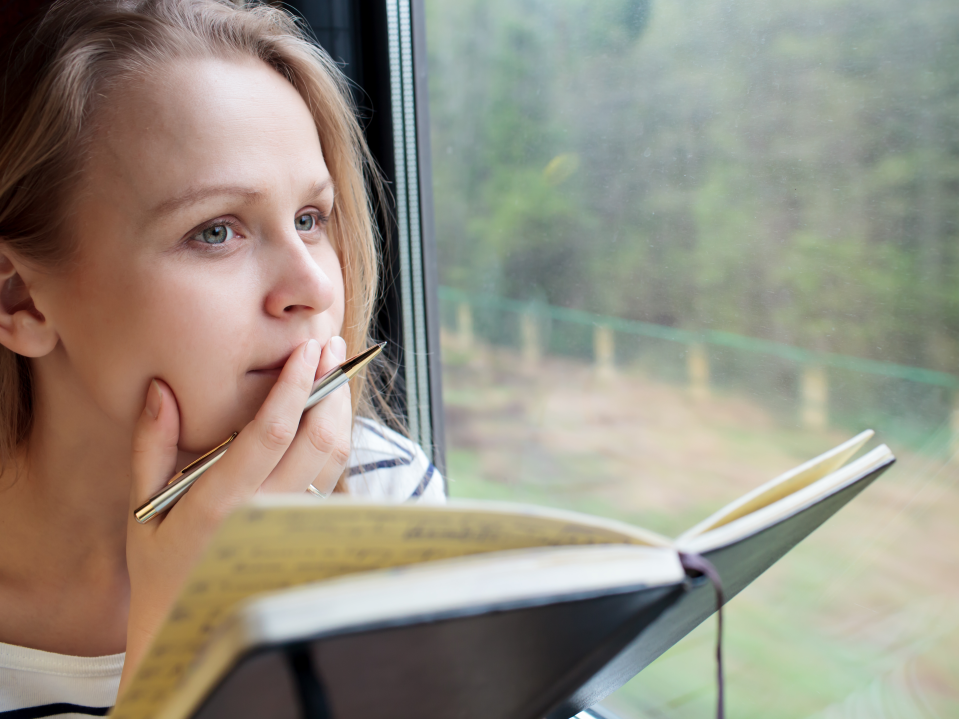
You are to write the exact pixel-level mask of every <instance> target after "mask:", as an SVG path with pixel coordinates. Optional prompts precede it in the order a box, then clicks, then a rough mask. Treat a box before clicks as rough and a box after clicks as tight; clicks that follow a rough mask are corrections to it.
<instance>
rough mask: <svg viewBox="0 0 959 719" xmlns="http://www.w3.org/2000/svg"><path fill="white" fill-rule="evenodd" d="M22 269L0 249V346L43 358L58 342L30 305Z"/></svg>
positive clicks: (45, 322) (41, 315)
mask: <svg viewBox="0 0 959 719" xmlns="http://www.w3.org/2000/svg"><path fill="white" fill-rule="evenodd" d="M29 274H30V273H29V272H28V271H27V269H26V267H25V266H23V265H22V264H21V263H20V262H18V261H17V260H16V259H15V258H14V257H13V256H12V255H11V254H10V253H9V252H8V251H7V250H6V249H3V248H2V247H0V344H2V345H3V346H4V347H6V348H7V349H9V350H12V351H14V352H16V353H17V354H18V355H23V356H24V357H43V356H44V355H46V354H49V353H50V352H52V351H53V348H54V347H56V346H57V342H58V341H59V340H60V338H59V336H58V335H57V333H56V331H55V330H54V329H53V327H52V326H51V325H50V322H49V321H48V320H47V318H46V317H44V316H43V313H42V312H40V311H39V310H38V309H37V308H36V306H35V305H34V303H33V298H32V297H31V296H30V288H29V285H28V283H27V282H25V281H24V279H23V278H24V275H28V276H29Z"/></svg>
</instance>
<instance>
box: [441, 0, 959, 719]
mask: <svg viewBox="0 0 959 719" xmlns="http://www.w3.org/2000/svg"><path fill="white" fill-rule="evenodd" d="M427 30H428V35H429V38H428V39H429V52H430V98H431V100H430V102H431V105H430V114H431V119H432V139H433V148H432V152H433V163H434V193H435V200H436V223H437V243H438V249H439V257H440V279H441V283H442V285H443V286H442V287H441V305H442V309H443V313H444V316H443V325H444V348H443V349H444V363H445V366H444V372H445V375H444V394H445V398H446V403H447V406H446V414H447V432H448V445H449V447H448V451H449V459H448V464H449V475H450V480H451V481H450V493H451V495H452V496H453V497H490V498H506V499H512V500H519V501H532V502H537V503H544V504H553V505H559V506H567V507H572V508H575V509H579V510H583V511H587V512H593V513H597V514H605V515H609V516H616V517H619V518H622V519H626V520H628V521H632V522H635V523H638V524H641V525H643V526H646V527H648V528H650V529H655V530H658V531H662V532H665V533H669V534H678V533H679V532H681V531H682V530H683V529H685V528H687V527H689V526H691V525H692V524H693V523H694V522H696V521H697V520H699V519H701V518H703V517H704V516H706V515H707V514H708V513H710V512H711V511H713V510H714V509H716V508H718V507H719V506H721V505H722V504H724V503H725V502H727V501H729V500H731V499H733V498H735V497H737V496H738V495H739V494H741V493H742V492H744V491H746V490H747V489H750V488H752V487H754V486H756V485H758V484H759V483H761V482H762V481H764V480H766V479H768V478H770V477H772V476H774V475H775V474H778V473H779V472H781V471H783V470H785V469H788V468H790V467H792V466H794V465H795V464H797V463H799V462H800V461H802V460H804V459H807V458H809V457H811V456H812V455H814V454H816V453H818V452H820V451H822V450H824V449H826V448H828V447H830V446H832V445H834V444H836V443H838V442H839V441H841V440H842V439H844V438H846V437H848V436H851V435H852V434H853V433H854V432H855V431H857V430H859V429H863V428H866V427H872V428H874V429H876V430H877V431H878V432H879V439H880V441H883V442H886V443H888V444H889V445H890V446H891V447H892V449H893V450H894V451H895V452H896V454H897V455H898V456H899V457H900V461H899V463H898V465H897V466H896V467H895V468H893V469H892V470H891V471H890V472H889V473H887V475H886V476H885V477H884V478H883V479H881V480H880V481H879V482H878V483H877V484H876V485H875V486H873V487H872V488H870V489H869V490H867V492H866V493H865V494H864V495H863V496H862V497H860V498H859V499H857V500H856V502H854V503H853V504H852V505H850V506H849V507H848V508H847V509H845V510H844V511H843V512H842V513H840V514H839V515H837V516H836V517H835V518H834V519H832V520H831V521H830V522H829V523H828V524H827V525H826V526H825V527H824V528H823V529H822V530H820V531H819V532H817V533H816V534H815V535H813V536H812V537H811V538H810V539H808V540H807V541H806V542H805V543H803V544H802V545H800V546H799V547H798V548H797V549H796V550H794V551H793V552H791V553H790V554H789V555H788V556H787V557H786V558H785V559H783V560H782V561H781V562H780V563H779V564H778V565H776V566H775V567H773V568H772V569H771V570H770V571H769V572H768V573H767V574H766V575H764V576H763V577H762V578H761V579H760V580H758V581H757V582H756V583H755V584H754V585H753V586H752V587H750V588H749V589H747V590H746V591H745V592H744V593H743V594H742V595H741V596H740V597H739V598H737V599H736V600H735V601H734V602H733V603H732V604H731V605H730V610H729V624H728V627H729V629H728V633H727V646H728V650H727V658H728V662H729V670H728V671H729V685H730V688H729V691H730V695H729V696H730V698H729V702H728V705H729V711H730V714H731V715H733V716H739V717H772V716H789V717H813V716H816V717H822V718H823V719H826V718H827V717H828V718H832V717H836V718H838V717H865V716H869V717H882V716H887V717H893V716H896V717H931V716H952V715H955V714H956V713H957V711H959V690H957V689H956V685H957V683H956V677H957V670H959V668H957V665H956V659H955V657H956V656H957V655H959V651H957V650H959V630H957V625H956V620H955V618H954V614H955V612H954V611H953V610H952V609H951V608H952V607H954V606H955V604H956V601H957V599H959V582H957V580H956V579H955V571H954V569H955V565H956V558H957V550H956V549H955V547H956V546H957V544H959V529H957V526H959V525H957V523H956V521H955V517H956V516H957V515H959V483H957V477H959V469H957V466H956V464H955V462H954V461H953V460H952V454H953V451H954V449H955V447H956V434H955V430H956V429H957V428H956V427H955V425H954V424H951V422H952V420H951V418H952V416H953V408H954V406H956V398H957V396H959V395H957V390H959V379H957V377H959V276H957V272H956V270H957V268H959V237H957V235H959V224H957V219H959V218H957V213H959V197H957V195H959V144H957V140H956V138H957V137H959V100H957V98H959V5H956V3H954V2H953V0H909V1H908V2H907V1H906V0H869V1H868V2H866V1H865V0H828V1H827V0H814V1H813V2H810V3H800V4H790V3H769V2H765V1H764V0H742V1H741V2H736V3H732V2H718V1H716V0H670V1H669V2H666V1H665V0H660V1H659V2H655V1H651V0H549V1H547V0H458V1H457V2H452V3H451V2H442V1H441V0H429V1H428V2H427ZM713 631H714V627H713V626H711V625H709V626H704V627H701V628H700V629H699V630H697V631H696V632H694V633H693V634H692V635H690V637H688V638H687V639H686V640H684V641H683V642H682V643H680V644H679V645H677V646H676V647H675V648H674V649H673V650H671V651H670V652H668V653H667V654H666V655H664V656H663V657H662V658H661V659H660V660H658V661H657V662H656V663H655V664H653V665H652V666H651V667H649V668H648V669H647V670H645V671H644V672H643V673H642V674H641V675H640V676H639V677H637V678H636V679H635V680H633V681H632V682H631V683H630V684H628V685H627V686H626V687H624V688H623V690H621V691H620V692H618V693H617V695H615V696H614V697H611V698H610V699H609V700H608V701H607V704H608V706H610V707H611V708H614V709H615V710H616V711H617V712H619V713H620V714H621V715H622V716H623V717H624V719H630V718H638V717H666V716H668V717H684V716H706V715H707V714H708V712H709V711H710V708H711V706H712V701H713V687H712V683H711V680H712V671H711V667H710V662H711V653H710V650H709V643H710V642H711V641H712V636H713V634H712V633H713Z"/></svg>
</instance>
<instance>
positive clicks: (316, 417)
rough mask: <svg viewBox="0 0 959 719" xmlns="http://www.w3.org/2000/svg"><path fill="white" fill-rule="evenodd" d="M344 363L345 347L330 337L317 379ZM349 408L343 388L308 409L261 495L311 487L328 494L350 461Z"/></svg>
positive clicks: (298, 490)
mask: <svg viewBox="0 0 959 719" xmlns="http://www.w3.org/2000/svg"><path fill="white" fill-rule="evenodd" d="M345 359H346V343H345V342H344V341H343V340H342V339H341V338H340V337H333V338H332V339H331V340H330V341H329V343H328V344H327V346H326V347H325V348H324V350H323V354H322V356H321V358H320V366H319V368H318V369H317V374H318V375H323V374H326V373H327V372H328V371H330V370H331V369H333V368H334V367H336V366H337V365H339V364H340V363H342V362H343V361H344V360H345ZM352 425H353V421H352V405H351V402H350V390H349V385H348V384H347V385H344V386H343V387H340V388H339V389H337V390H336V391H335V392H333V394H331V395H330V396H329V397H327V398H326V399H324V400H323V401H322V402H320V403H319V404H318V405H316V406H315V407H313V408H312V409H310V410H309V411H308V412H307V413H306V414H305V415H303V419H302V420H301V422H300V427H299V430H298V431H297V433H296V438H295V439H294V440H293V442H292V443H291V445H290V449H289V450H288V451H287V453H286V454H285V455H284V456H283V459H281V460H280V462H279V464H277V466H276V469H274V470H273V472H272V474H271V475H270V477H268V478H267V480H266V481H265V482H264V483H263V486H262V488H261V490H262V491H264V492H304V491H306V488H307V487H308V486H309V485H310V484H313V485H314V486H315V487H316V488H317V489H318V490H320V491H321V492H324V493H326V492H329V491H332V489H333V486H334V485H335V484H336V481H337V480H338V479H339V477H340V475H341V474H342V472H343V468H344V467H345V466H346V463H347V462H348V461H349V457H350V440H351V433H352V432H351V431H352Z"/></svg>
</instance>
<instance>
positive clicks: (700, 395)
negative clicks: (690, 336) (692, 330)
mask: <svg viewBox="0 0 959 719" xmlns="http://www.w3.org/2000/svg"><path fill="white" fill-rule="evenodd" d="M686 373H687V374H688V375H689V393H690V394H691V395H692V396H693V397H694V398H695V399H706V398H708V397H709V355H707V354H706V346H705V345H704V344H703V343H701V342H696V343H694V344H691V345H689V346H688V347H687V348H686Z"/></svg>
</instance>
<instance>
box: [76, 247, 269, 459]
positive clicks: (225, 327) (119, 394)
mask: <svg viewBox="0 0 959 719" xmlns="http://www.w3.org/2000/svg"><path fill="white" fill-rule="evenodd" d="M124 277H125V278H126V279H125V280H116V279H112V280H111V278H110V277H107V276H103V275H98V274H97V273H95V272H86V273H85V276H84V278H83V280H82V281H80V282H77V283H75V284H74V285H73V287H72V289H71V291H70V293H69V295H70V296H69V298H66V299H67V301H65V302H64V303H63V307H64V311H63V312H62V313H61V316H62V319H61V322H60V325H61V326H62V327H63V330H62V331H61V333H60V334H61V340H62V344H63V347H64V349H65V351H66V353H67V356H68V358H69V362H70V365H71V366H72V368H73V369H74V371H75V372H76V374H77V375H78V376H79V380H80V381H81V382H82V383H83V384H84V385H85V386H86V387H87V391H88V392H89V393H90V394H91V395H92V399H93V401H94V402H95V403H96V404H97V405H98V406H99V407H100V408H101V410H102V411H103V412H104V413H105V414H107V415H108V416H109V417H110V418H111V419H113V420H114V421H116V422H119V423H123V424H132V422H134V421H135V420H136V417H137V416H138V415H139V413H140V411H141V410H142V409H143V401H144V399H143V398H144V393H145V391H146V387H147V385H148V384H149V381H150V379H152V378H153V377H159V378H160V379H162V380H164V381H165V382H167V384H169V385H170V387H171V388H172V389H173V391H174V394H175V395H176V398H177V402H178V404H179V405H180V407H179V409H180V415H181V417H183V418H191V421H190V422H185V423H184V427H183V428H182V430H183V431H184V435H189V434H191V428H192V426H194V425H203V426H206V425H209V424H213V425H218V424H222V422H216V421H213V419H214V418H216V417H217V416H226V415H229V414H230V413H231V412H233V413H235V411H236V395H237V377H238V376H239V374H241V371H240V370H241V367H243V362H244V359H245V358H246V357H247V356H249V354H250V345H251V343H252V341H253V339H254V338H253V335H254V332H253V328H252V326H251V324H252V323H251V322H250V318H251V315H252V313H254V312H255V310H256V307H255V306H252V305H255V302H252V300H251V302H250V303H247V304H251V303H252V304H251V306H249V307H247V306H244V300H245V299H246V298H249V297H250V296H251V295H252V294H254V293H252V292H250V291H246V289H247V288H246V286H247V284H248V283H246V282H244V278H242V277H237V276H235V275H234V276H232V277H230V278H229V281H228V282H226V281H217V279H216V278H215V277H212V278H211V277H202V278H193V277H189V276H186V277H184V273H183V272H182V271H178V272H164V271H163V265H162V263H157V265H156V266H155V269H153V270H151V271H145V272H130V271H128V272H127V273H125V274H124ZM243 369H245V368H243ZM193 418H196V421H192V420H193ZM219 429H220V428H219V427H218V426H213V427H211V428H210V432H211V436H214V437H215V436H218V434H217V432H218V431H219ZM231 431H232V430H231ZM195 432H196V431H195V430H193V432H192V433H195ZM203 434H206V433H205V432H204V433H203ZM205 439H206V438H205V437H199V438H198V441H205ZM190 443H191V444H192V442H190ZM201 446H202V445H201Z"/></svg>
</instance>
